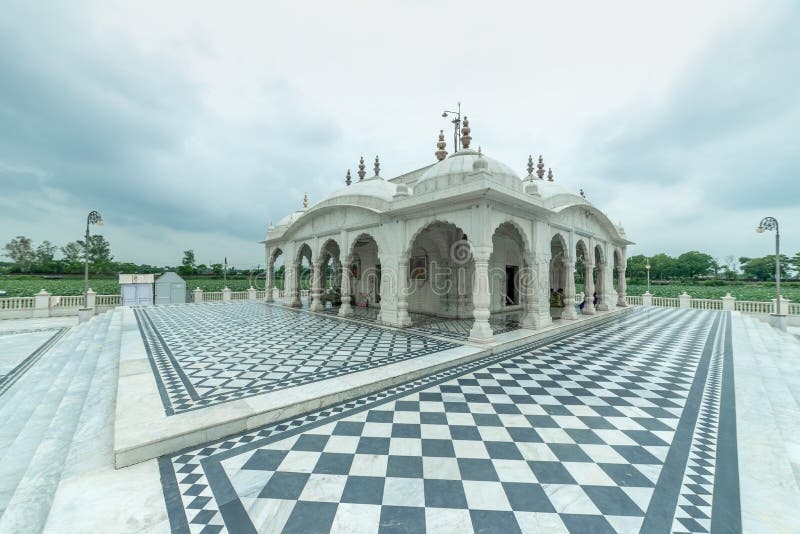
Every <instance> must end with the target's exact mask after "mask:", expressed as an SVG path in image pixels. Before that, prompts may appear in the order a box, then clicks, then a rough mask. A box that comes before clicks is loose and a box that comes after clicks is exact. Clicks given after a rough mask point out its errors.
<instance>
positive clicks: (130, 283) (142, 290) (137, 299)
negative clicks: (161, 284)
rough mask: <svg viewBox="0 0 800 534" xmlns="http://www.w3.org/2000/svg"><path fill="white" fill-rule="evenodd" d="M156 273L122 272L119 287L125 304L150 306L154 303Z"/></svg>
mask: <svg viewBox="0 0 800 534" xmlns="http://www.w3.org/2000/svg"><path fill="white" fill-rule="evenodd" d="M154 282H155V275H154V274H121V275H119V287H120V291H121V292H122V305H123V306H149V305H151V304H153V283H154Z"/></svg>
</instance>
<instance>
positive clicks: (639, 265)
mask: <svg viewBox="0 0 800 534" xmlns="http://www.w3.org/2000/svg"><path fill="white" fill-rule="evenodd" d="M646 264H647V257H646V256H645V255H644V254H637V255H636V256H631V257H630V258H628V278H634V279H642V278H645V277H646V276H647V273H646V271H645V268H644V266H645V265H646Z"/></svg>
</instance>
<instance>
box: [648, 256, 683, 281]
mask: <svg viewBox="0 0 800 534" xmlns="http://www.w3.org/2000/svg"><path fill="white" fill-rule="evenodd" d="M676 275H677V276H680V272H679V269H678V266H677V265H676V261H675V258H673V257H672V256H670V255H669V254H665V253H664V252H661V253H659V254H656V255H655V256H653V257H652V258H650V278H651V279H658V280H664V279H665V278H672V277H673V276H676Z"/></svg>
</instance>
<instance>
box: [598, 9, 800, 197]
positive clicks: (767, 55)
mask: <svg viewBox="0 0 800 534" xmlns="http://www.w3.org/2000/svg"><path fill="white" fill-rule="evenodd" d="M798 23H800V8H798V7H797V5H796V4H787V5H785V6H784V9H783V10H781V12H774V13H772V15H771V16H770V17H768V18H766V19H765V20H763V21H753V23H752V24H751V25H749V26H748V27H747V28H744V29H743V30H741V31H737V32H735V33H730V34H727V35H725V36H723V37H722V38H720V39H719V40H718V41H716V42H715V43H714V44H713V45H712V46H711V47H710V48H709V50H707V51H706V52H705V53H704V54H702V55H700V56H699V58H698V60H697V61H696V62H695V63H694V65H693V66H692V68H691V69H690V70H689V72H688V73H687V74H686V75H685V77H684V79H683V81H682V82H681V83H680V84H679V85H678V86H677V87H676V89H675V90H673V91H672V92H671V94H670V95H669V96H668V98H667V100H666V101H665V103H664V104H663V105H661V106H659V107H656V108H651V107H650V106H647V107H644V106H641V107H639V108H637V107H633V108H631V109H627V110H623V111H622V112H620V111H618V112H616V113H615V115H614V116H609V117H605V118H604V119H603V120H602V121H601V122H599V123H598V124H597V125H596V127H595V128H594V129H593V130H592V131H591V132H590V133H589V134H588V135H587V136H586V139H587V141H586V142H585V144H586V145H587V146H586V148H587V149H586V150H585V152H586V153H588V154H590V156H589V157H588V158H587V163H588V164H589V165H590V166H589V167H586V169H585V170H586V172H587V173H588V174H590V175H594V176H595V177H596V179H597V180H598V181H608V182H611V183H626V182H639V183H641V182H653V183H662V184H671V183H680V182H684V181H686V182H692V183H695V184H697V186H698V187H702V189H703V190H704V192H705V195H706V200H707V201H708V202H709V203H712V204H716V205H720V206H729V207H731V208H733V209H736V208H739V207H742V206H747V205H749V204H751V203H752V202H753V200H754V198H758V201H759V203H761V204H762V205H763V206H765V207H770V206H775V207H780V206H789V205H792V204H794V205H798V204H800V189H798V188H797V187H793V186H792V184H793V183H794V182H795V179H796V169H798V168H800V153H798V151H797V150H796V148H795V147H794V146H790V145H792V144H793V143H792V142H791V141H790V139H793V138H794V137H796V135H797V133H796V130H797V124H798V123H800V91H798V89H797V88H798V87H800V33H798V32H797V31H796V28H797V26H798ZM642 108H643V109H642ZM608 132H611V133H608ZM588 139H603V141H602V142H600V143H599V144H596V145H592V144H590V142H589V141H588Z"/></svg>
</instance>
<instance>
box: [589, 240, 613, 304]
mask: <svg viewBox="0 0 800 534" xmlns="http://www.w3.org/2000/svg"><path fill="white" fill-rule="evenodd" d="M592 260H593V262H594V288H595V289H594V291H595V293H594V294H595V295H596V297H595V298H594V306H595V309H598V310H608V309H609V306H608V302H607V297H606V293H607V289H608V288H607V287H606V261H605V260H606V258H605V255H604V254H603V248H602V247H601V246H600V245H595V247H594V254H593V258H592Z"/></svg>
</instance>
